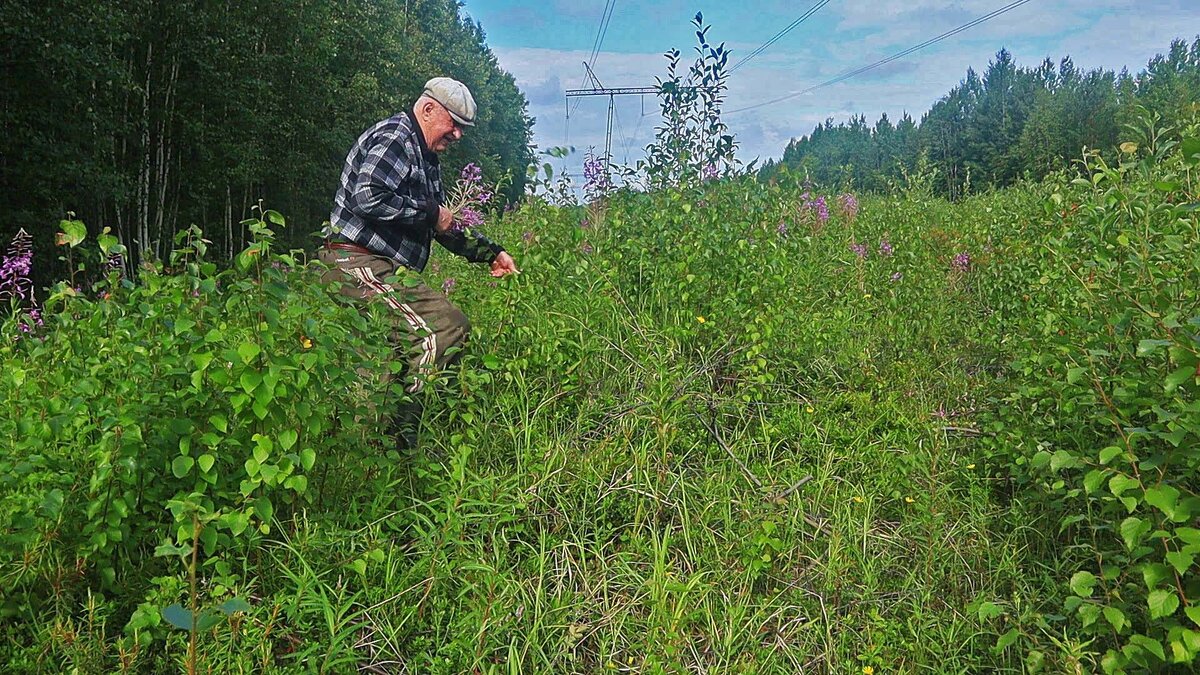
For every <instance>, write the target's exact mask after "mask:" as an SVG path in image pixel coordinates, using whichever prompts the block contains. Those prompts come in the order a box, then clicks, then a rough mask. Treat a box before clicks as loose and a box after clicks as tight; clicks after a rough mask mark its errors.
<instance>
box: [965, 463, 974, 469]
mask: <svg viewBox="0 0 1200 675" xmlns="http://www.w3.org/2000/svg"><path fill="white" fill-rule="evenodd" d="M967 468H968V469H974V468H975V465H974V464H968V465H967Z"/></svg>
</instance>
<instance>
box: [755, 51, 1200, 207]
mask: <svg viewBox="0 0 1200 675" xmlns="http://www.w3.org/2000/svg"><path fill="white" fill-rule="evenodd" d="M1197 101H1200V38H1197V39H1196V41H1195V42H1193V43H1192V44H1191V46H1190V47H1189V45H1188V43H1187V42H1186V41H1184V40H1176V41H1174V42H1172V43H1171V46H1170V49H1168V50H1167V53H1166V54H1165V55H1162V54H1160V55H1158V56H1156V57H1154V58H1153V59H1152V60H1151V61H1150V62H1149V63H1148V64H1147V66H1146V68H1145V69H1144V70H1142V71H1141V72H1140V73H1138V74H1137V75H1133V74H1131V73H1130V72H1129V71H1128V69H1125V70H1122V71H1121V72H1120V73H1119V74H1118V73H1114V72H1112V71H1108V70H1102V69H1097V70H1090V71H1089V70H1084V69H1081V68H1079V67H1077V66H1076V65H1075V64H1074V62H1072V60H1071V58H1070V57H1066V58H1064V59H1063V60H1062V61H1061V62H1060V63H1058V64H1055V63H1054V62H1053V61H1051V60H1050V59H1047V60H1045V61H1044V62H1042V63H1041V64H1040V65H1038V66H1037V67H1035V68H1022V67H1018V66H1017V64H1016V63H1015V62H1014V61H1013V57H1012V54H1010V53H1009V52H1008V51H1007V50H1001V51H1000V52H999V53H998V54H997V55H996V58H995V60H993V61H992V62H991V63H990V64H989V65H988V67H987V70H986V71H985V72H984V74H983V76H982V77H980V76H979V74H978V73H976V72H975V71H974V70H973V69H969V70H968V71H967V75H966V78H964V79H963V80H962V82H961V83H960V84H959V85H958V86H957V87H955V88H954V89H952V90H950V92H949V93H948V94H946V95H945V96H944V97H942V99H941V100H939V101H938V102H937V103H935V104H934V105H933V107H932V108H931V109H930V110H929V111H928V112H926V113H925V114H924V116H922V117H921V121H920V123H919V124H918V123H917V122H916V121H915V120H914V119H913V118H912V117H911V116H910V115H908V114H907V113H905V115H904V116H903V117H902V118H901V119H900V120H899V121H898V122H893V121H892V120H891V119H889V118H888V116H887V115H886V114H884V115H883V116H882V117H880V118H879V120H878V121H877V122H875V124H874V125H871V124H870V123H869V122H868V121H867V118H866V116H865V115H858V116H855V117H853V118H851V120H850V121H849V122H843V123H839V124H835V123H834V121H833V119H832V118H831V119H829V120H826V122H825V123H824V124H822V125H820V126H818V127H817V128H816V129H814V130H813V131H812V133H811V134H809V135H807V136H803V137H801V138H798V139H793V140H792V141H791V142H790V143H788V146H787V148H786V149H785V150H784V153H783V157H782V158H781V159H780V161H778V162H775V161H769V162H768V163H767V164H766V165H765V166H764V167H763V169H762V171H761V173H760V175H761V176H762V177H763V178H765V179H770V178H773V177H776V176H777V175H778V174H779V172H780V171H782V170H784V168H786V169H787V170H792V171H800V172H806V173H807V175H808V176H809V178H810V179H811V180H812V181H813V182H815V183H817V184H820V185H834V186H837V185H843V186H846V187H854V188H857V189H863V190H869V191H886V190H887V189H889V188H890V187H892V186H895V185H897V184H900V183H903V182H905V181H906V176H914V175H918V174H920V175H926V176H928V175H929V174H930V173H931V172H932V171H936V176H937V180H936V182H935V188H936V189H937V190H938V191H939V192H940V193H941V194H943V195H945V196H947V197H950V198H952V199H953V198H958V197H960V196H962V195H963V194H964V193H968V192H970V191H971V190H977V189H986V188H989V187H1002V186H1006V185H1011V184H1012V183H1013V182H1015V181H1016V180H1018V179H1020V178H1022V177H1031V178H1035V179H1040V178H1043V177H1045V176H1047V175H1048V174H1050V173H1051V172H1053V171H1056V170H1059V169H1063V168H1066V167H1067V166H1068V165H1069V164H1070V163H1071V162H1072V161H1074V160H1076V159H1077V158H1079V157H1080V156H1081V154H1082V152H1083V149H1084V147H1087V148H1090V149H1099V150H1101V151H1106V152H1110V153H1111V152H1115V151H1116V145H1117V139H1118V135H1119V132H1120V130H1121V129H1123V128H1124V127H1125V126H1126V125H1128V124H1130V123H1132V122H1134V121H1135V120H1137V119H1139V118H1140V117H1141V116H1142V115H1143V114H1147V115H1148V116H1149V117H1150V118H1152V119H1153V118H1154V117H1155V116H1157V118H1158V119H1160V120H1161V121H1163V122H1164V123H1167V124H1171V123H1175V122H1178V121H1180V120H1183V119H1186V116H1187V115H1188V114H1189V113H1190V112H1193V111H1195V110H1196V109H1197V105H1198V103H1197Z"/></svg>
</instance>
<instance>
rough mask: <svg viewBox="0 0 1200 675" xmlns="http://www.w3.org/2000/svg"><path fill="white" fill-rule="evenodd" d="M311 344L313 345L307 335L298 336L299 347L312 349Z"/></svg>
mask: <svg viewBox="0 0 1200 675" xmlns="http://www.w3.org/2000/svg"><path fill="white" fill-rule="evenodd" d="M312 345H313V343H312V340H310V339H308V337H307V336H304V335H301V336H300V346H301V347H303V348H305V349H312Z"/></svg>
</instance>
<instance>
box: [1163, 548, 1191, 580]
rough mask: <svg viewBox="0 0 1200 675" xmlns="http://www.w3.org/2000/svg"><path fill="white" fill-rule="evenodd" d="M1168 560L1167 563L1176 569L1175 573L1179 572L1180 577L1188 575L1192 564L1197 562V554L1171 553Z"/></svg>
mask: <svg viewBox="0 0 1200 675" xmlns="http://www.w3.org/2000/svg"><path fill="white" fill-rule="evenodd" d="M1166 558H1167V562H1169V563H1171V567H1174V568H1175V571H1176V572H1179V576H1183V575H1184V574H1185V573H1187V571H1188V568H1190V567H1191V566H1192V563H1193V562H1195V560H1196V554H1194V553H1189V552H1187V551H1171V552H1170V553H1168V554H1167V555H1166Z"/></svg>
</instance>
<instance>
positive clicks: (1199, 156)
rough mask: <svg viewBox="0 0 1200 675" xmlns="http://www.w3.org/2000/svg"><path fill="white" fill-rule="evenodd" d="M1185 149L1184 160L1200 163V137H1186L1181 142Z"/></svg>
mask: <svg viewBox="0 0 1200 675" xmlns="http://www.w3.org/2000/svg"><path fill="white" fill-rule="evenodd" d="M1179 149H1180V150H1182V151H1183V161H1185V162H1187V163H1188V164H1191V165H1193V166H1195V165H1197V164H1200V138H1185V139H1183V141H1182V142H1180V144H1179Z"/></svg>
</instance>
